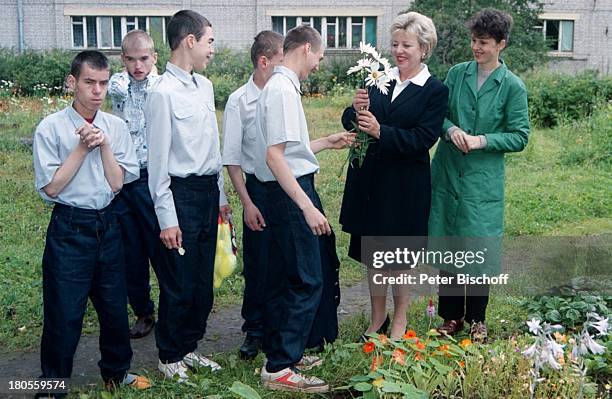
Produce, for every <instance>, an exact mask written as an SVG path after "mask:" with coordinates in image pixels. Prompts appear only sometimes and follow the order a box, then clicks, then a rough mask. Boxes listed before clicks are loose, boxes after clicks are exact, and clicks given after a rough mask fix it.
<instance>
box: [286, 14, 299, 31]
mask: <svg viewBox="0 0 612 399" xmlns="http://www.w3.org/2000/svg"><path fill="white" fill-rule="evenodd" d="M285 19H286V20H287V31H289V29H293V28H295V26H296V25H297V17H285Z"/></svg>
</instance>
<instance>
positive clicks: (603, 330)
mask: <svg viewBox="0 0 612 399" xmlns="http://www.w3.org/2000/svg"><path fill="white" fill-rule="evenodd" d="M587 317H588V318H589V319H595V320H597V321H596V322H593V321H590V322H589V323H588V324H589V327H593V328H595V329H597V331H598V332H599V333H598V334H597V335H599V336H600V337H601V336H604V335H608V330H609V329H610V321H609V319H608V318H607V317H603V316H600V315H598V314H597V313H588V314H587Z"/></svg>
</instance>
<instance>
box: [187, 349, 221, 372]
mask: <svg viewBox="0 0 612 399" xmlns="http://www.w3.org/2000/svg"><path fill="white" fill-rule="evenodd" d="M183 363H185V364H186V365H187V366H188V367H191V368H196V369H197V368H199V367H210V369H211V370H212V371H219V370H221V366H219V363H217V362H215V361H212V360H210V359H209V358H207V357H204V356H202V355H200V354H199V353H196V352H190V353H188V354H186V355H185V357H184V358H183Z"/></svg>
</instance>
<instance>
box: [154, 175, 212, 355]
mask: <svg viewBox="0 0 612 399" xmlns="http://www.w3.org/2000/svg"><path fill="white" fill-rule="evenodd" d="M170 190H172V195H173V198H174V206H175V208H176V214H177V217H178V223H179V227H180V229H181V231H182V233H183V249H184V250H185V254H184V255H180V254H179V253H178V251H177V250H176V249H172V250H170V249H166V248H164V249H163V250H162V254H163V257H164V259H163V261H162V262H161V265H160V267H159V268H158V269H157V270H155V272H156V273H157V279H158V280H159V288H160V294H159V310H158V317H159V321H158V323H157V326H156V328H155V338H156V341H157V348H158V349H159V359H160V360H161V361H162V362H168V363H174V362H177V361H179V360H182V359H183V357H184V356H185V355H186V354H188V353H190V352H193V351H194V350H195V349H196V348H197V344H198V341H199V340H200V339H202V337H203V336H204V332H205V331H206V320H207V319H208V315H209V313H210V311H211V309H212V305H213V272H214V263H215V249H216V243H217V218H218V216H219V188H218V186H217V175H211V176H189V177H186V178H177V177H172V181H171V183H170ZM160 245H161V244H160Z"/></svg>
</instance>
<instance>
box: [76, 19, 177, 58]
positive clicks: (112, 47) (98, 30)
mask: <svg viewBox="0 0 612 399" xmlns="http://www.w3.org/2000/svg"><path fill="white" fill-rule="evenodd" d="M117 17H120V18H121V24H120V25H121V40H123V38H124V37H125V35H126V34H127V33H128V32H129V31H128V30H127V26H128V22H127V18H134V22H133V23H132V22H130V23H129V24H130V25H133V26H134V27H135V28H134V29H142V30H144V31H145V32H147V33H149V34H151V33H150V32H149V29H150V28H149V27H150V26H151V23H150V18H161V21H162V24H161V25H162V26H161V28H162V41H163V43H166V41H167V40H166V25H167V17H168V16H167V15H70V40H71V43H70V45H71V47H70V48H72V49H74V50H84V49H93V50H107V51H108V50H110V51H112V50H121V46H118V47H117V46H115V43H114V37H115V24H114V18H117ZM88 18H95V29H96V45H95V47H92V46H89V45H88V43H87V42H88V40H87V39H88V37H87V36H88V35H87V26H88V24H87V19H88ZM102 18H110V28H111V29H110V35H111V36H110V43H111V45H110V47H109V46H102V45H101V44H102V30H101V19H102ZM141 18H144V19H145V25H146V26H144V27H141V26H140V19H141ZM75 25H80V26H82V29H83V46H75V37H74V26H75Z"/></svg>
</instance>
